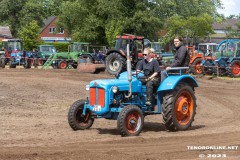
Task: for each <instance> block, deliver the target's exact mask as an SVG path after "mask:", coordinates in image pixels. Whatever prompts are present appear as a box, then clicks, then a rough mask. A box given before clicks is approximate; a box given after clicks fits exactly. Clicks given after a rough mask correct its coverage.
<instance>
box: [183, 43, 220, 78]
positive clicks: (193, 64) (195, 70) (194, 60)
mask: <svg viewBox="0 0 240 160" xmlns="http://www.w3.org/2000/svg"><path fill="white" fill-rule="evenodd" d="M187 48H188V53H189V54H190V63H189V67H190V72H191V73H192V74H202V69H201V62H202V60H210V59H211V60H215V59H216V57H215V56H213V55H212V54H208V55H207V56H206V55H205V54H204V52H203V53H199V52H198V51H197V50H195V49H194V47H192V46H187Z"/></svg>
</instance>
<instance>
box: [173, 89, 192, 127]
mask: <svg viewBox="0 0 240 160" xmlns="http://www.w3.org/2000/svg"><path fill="white" fill-rule="evenodd" d="M193 108H194V101H193V98H192V96H191V94H190V93H189V92H188V91H186V90H184V91H182V92H181V93H180V94H179V96H178V98H177V100H176V103H175V115H176V120H177V122H178V123H179V124H180V125H186V124H187V123H188V122H189V121H190V120H191V118H192V115H193Z"/></svg>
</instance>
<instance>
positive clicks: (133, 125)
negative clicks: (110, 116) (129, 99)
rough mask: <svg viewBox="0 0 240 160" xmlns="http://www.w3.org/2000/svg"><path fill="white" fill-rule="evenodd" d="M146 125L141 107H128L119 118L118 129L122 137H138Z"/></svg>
mask: <svg viewBox="0 0 240 160" xmlns="http://www.w3.org/2000/svg"><path fill="white" fill-rule="evenodd" d="M143 123H144V118H143V113H142V111H141V110H140V108H139V107H137V106H135V105H128V106H126V107H124V108H123V109H122V111H121V112H120V114H119V116H118V121H117V127H118V130H119V132H120V134H121V135H122V136H138V135H139V134H140V132H141V131H142V127H143Z"/></svg>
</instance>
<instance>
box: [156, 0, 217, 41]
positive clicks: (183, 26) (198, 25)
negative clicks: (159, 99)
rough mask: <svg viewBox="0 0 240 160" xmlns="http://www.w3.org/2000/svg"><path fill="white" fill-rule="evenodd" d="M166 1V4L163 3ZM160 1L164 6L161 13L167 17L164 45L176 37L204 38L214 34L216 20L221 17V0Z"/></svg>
mask: <svg viewBox="0 0 240 160" xmlns="http://www.w3.org/2000/svg"><path fill="white" fill-rule="evenodd" d="M163 1H165V2H166V3H163ZM163 1H162V0H159V1H158V2H159V4H161V5H163V6H164V7H162V9H161V11H159V12H161V13H165V14H162V16H164V17H166V25H165V30H167V34H166V36H165V37H164V43H169V42H170V40H172V39H173V38H174V36H176V35H180V36H182V37H191V38H193V39H197V38H203V37H206V36H208V35H209V34H211V33H213V29H212V24H213V22H214V20H217V21H219V20H220V19H221V15H219V14H218V13H217V8H219V7H221V3H220V0H202V1H200V0H169V1H167V0H163Z"/></svg>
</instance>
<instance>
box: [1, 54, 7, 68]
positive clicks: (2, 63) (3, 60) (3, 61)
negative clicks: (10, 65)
mask: <svg viewBox="0 0 240 160" xmlns="http://www.w3.org/2000/svg"><path fill="white" fill-rule="evenodd" d="M5 65H6V63H5V56H3V55H2V56H1V57H0V67H1V68H5Z"/></svg>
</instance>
